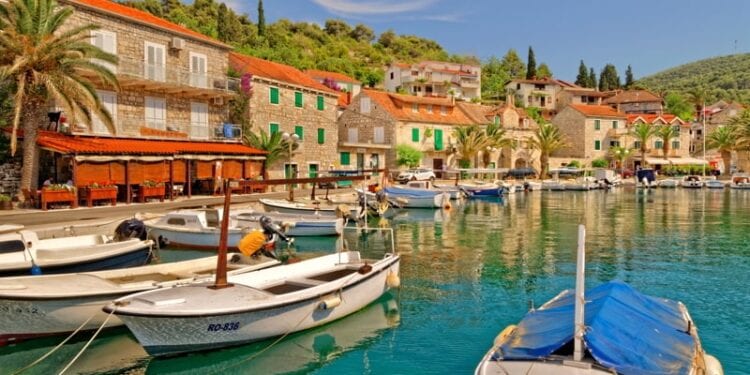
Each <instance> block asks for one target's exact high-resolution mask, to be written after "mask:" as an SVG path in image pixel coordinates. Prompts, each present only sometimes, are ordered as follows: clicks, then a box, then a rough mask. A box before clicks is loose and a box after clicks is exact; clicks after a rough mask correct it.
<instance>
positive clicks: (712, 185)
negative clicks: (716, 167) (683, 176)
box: [703, 178, 727, 189]
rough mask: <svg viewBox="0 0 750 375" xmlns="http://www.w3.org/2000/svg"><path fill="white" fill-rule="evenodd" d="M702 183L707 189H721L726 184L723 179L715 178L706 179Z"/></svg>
mask: <svg viewBox="0 0 750 375" xmlns="http://www.w3.org/2000/svg"><path fill="white" fill-rule="evenodd" d="M703 184H704V185H705V186H706V188H708V189H723V188H725V187H726V186H727V185H726V184H725V183H724V182H723V181H720V180H717V179H715V178H709V179H706V180H705V181H704V182H703Z"/></svg>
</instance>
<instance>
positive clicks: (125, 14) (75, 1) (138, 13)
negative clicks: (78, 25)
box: [62, 0, 231, 49]
mask: <svg viewBox="0 0 750 375" xmlns="http://www.w3.org/2000/svg"><path fill="white" fill-rule="evenodd" d="M62 2H63V3H69V4H71V5H74V6H75V5H78V6H83V7H85V8H89V9H91V10H94V11H99V12H103V13H107V14H109V15H113V16H115V17H120V18H126V19H128V20H131V21H135V22H139V23H142V24H146V25H149V26H152V27H156V28H158V29H162V30H166V31H171V32H174V33H177V34H181V35H184V36H187V37H191V38H194V39H198V40H201V41H204V42H209V43H211V44H214V45H218V46H222V47H225V48H227V49H229V48H231V47H230V46H228V45H226V44H224V43H222V42H220V41H218V40H216V39H214V38H211V37H209V36H206V35H203V34H201V33H199V32H197V31H193V30H190V29H188V28H187V27H184V26H180V25H177V24H175V23H172V22H169V21H167V20H165V19H163V18H159V17H157V16H155V15H153V14H151V13H149V12H144V11H142V10H138V9H135V8H132V7H129V6H126V5H122V4H118V3H115V2H113V1H109V0H62Z"/></svg>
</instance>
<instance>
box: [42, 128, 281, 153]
mask: <svg viewBox="0 0 750 375" xmlns="http://www.w3.org/2000/svg"><path fill="white" fill-rule="evenodd" d="M37 144H38V145H39V146H40V147H42V148H46V149H50V150H53V151H55V152H59V153H64V154H78V155H179V154H200V155H217V154H220V155H258V156H262V155H265V154H266V152H265V151H262V150H258V149H255V148H252V147H247V146H245V145H242V144H239V143H222V142H192V141H169V140H152V139H132V138H99V137H90V136H70V135H65V134H61V133H56V132H47V131H40V132H39V135H38V137H37Z"/></svg>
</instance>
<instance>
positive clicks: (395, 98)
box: [362, 89, 476, 125]
mask: <svg viewBox="0 0 750 375" xmlns="http://www.w3.org/2000/svg"><path fill="white" fill-rule="evenodd" d="M362 93H363V94H365V95H367V96H369V97H370V98H372V100H373V101H375V102H376V103H377V104H378V105H379V106H380V107H381V108H382V109H383V110H385V111H386V112H388V113H389V114H390V115H391V116H393V118H395V119H396V120H401V121H414V122H426V123H437V124H449V125H474V124H476V122H474V121H472V120H471V119H470V118H469V117H468V116H466V114H465V113H464V112H463V111H462V110H461V109H460V108H458V107H457V106H456V105H454V104H453V103H452V102H451V100H450V99H445V98H423V97H418V96H410V95H400V94H393V93H389V92H384V91H377V90H370V89H364V90H362ZM413 104H418V105H419V110H418V112H417V113H414V111H413V110H412V105H413ZM427 105H433V108H432V113H428V112H427V108H426V106H427ZM440 106H443V107H444V108H445V110H446V114H445V115H443V114H441V108H440Z"/></svg>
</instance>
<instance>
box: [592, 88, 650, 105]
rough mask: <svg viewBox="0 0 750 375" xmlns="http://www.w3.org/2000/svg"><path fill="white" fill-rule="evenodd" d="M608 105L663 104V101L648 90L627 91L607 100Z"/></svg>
mask: <svg viewBox="0 0 750 375" xmlns="http://www.w3.org/2000/svg"><path fill="white" fill-rule="evenodd" d="M604 102H605V103H607V104H622V103H646V102H659V103H661V102H662V99H661V98H660V97H659V96H658V95H656V94H654V93H652V92H650V91H647V90H627V91H622V92H619V93H617V94H616V95H615V96H613V97H611V98H609V99H605V100H604Z"/></svg>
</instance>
